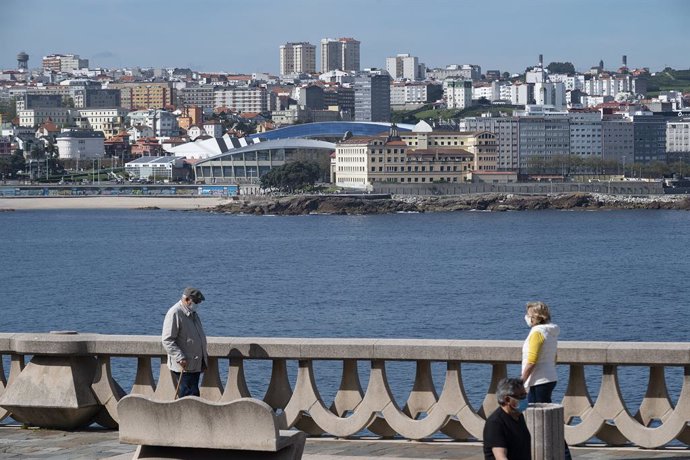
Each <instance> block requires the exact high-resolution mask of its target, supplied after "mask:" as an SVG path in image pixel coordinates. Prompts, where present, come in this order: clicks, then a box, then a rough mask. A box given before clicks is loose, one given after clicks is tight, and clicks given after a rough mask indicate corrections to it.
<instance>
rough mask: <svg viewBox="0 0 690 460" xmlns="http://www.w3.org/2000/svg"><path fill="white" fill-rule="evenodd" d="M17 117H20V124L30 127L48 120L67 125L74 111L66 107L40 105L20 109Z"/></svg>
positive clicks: (59, 124)
mask: <svg viewBox="0 0 690 460" xmlns="http://www.w3.org/2000/svg"><path fill="white" fill-rule="evenodd" d="M17 118H19V126H25V127H29V128H33V127H36V126H38V125H40V124H41V123H44V122H46V121H48V120H52V121H53V123H55V124H56V125H58V126H67V125H69V124H70V123H71V122H72V113H71V109H68V108H66V107H40V108H34V109H24V110H18V111H17Z"/></svg>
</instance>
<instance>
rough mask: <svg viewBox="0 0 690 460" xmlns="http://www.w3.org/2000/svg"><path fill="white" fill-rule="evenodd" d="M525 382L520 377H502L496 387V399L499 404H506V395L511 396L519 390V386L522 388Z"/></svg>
mask: <svg viewBox="0 0 690 460" xmlns="http://www.w3.org/2000/svg"><path fill="white" fill-rule="evenodd" d="M524 385H525V383H524V382H523V381H522V379H517V378H508V379H503V380H501V381H500V382H498V386H497V387H496V399H497V400H498V404H499V406H503V405H504V404H506V396H511V395H514V394H516V393H519V392H520V389H521V388H524Z"/></svg>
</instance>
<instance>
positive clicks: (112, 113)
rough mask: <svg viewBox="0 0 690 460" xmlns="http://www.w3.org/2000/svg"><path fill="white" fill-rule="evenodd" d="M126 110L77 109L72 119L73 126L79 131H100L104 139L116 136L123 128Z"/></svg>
mask: <svg viewBox="0 0 690 460" xmlns="http://www.w3.org/2000/svg"><path fill="white" fill-rule="evenodd" d="M127 113H128V112H127V110H125V109H123V108H119V107H118V108H114V109H79V110H77V111H76V115H75V117H74V121H75V124H76V125H77V127H78V128H81V129H91V130H93V131H101V132H102V133H103V135H104V136H105V138H106V139H109V138H111V137H113V136H114V135H116V134H117V133H118V131H119V130H120V127H122V126H124V121H125V117H126V116H127Z"/></svg>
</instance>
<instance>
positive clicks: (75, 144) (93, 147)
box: [56, 130, 105, 160]
mask: <svg viewBox="0 0 690 460" xmlns="http://www.w3.org/2000/svg"><path fill="white" fill-rule="evenodd" d="M104 141H105V137H104V136H103V133H102V132H100V131H78V130H71V131H65V132H63V133H60V134H59V135H58V136H57V138H56V142H57V148H58V152H59V153H60V158H63V159H70V160H87V159H95V158H102V157H103V156H104V155H105V148H104V147H103V146H104Z"/></svg>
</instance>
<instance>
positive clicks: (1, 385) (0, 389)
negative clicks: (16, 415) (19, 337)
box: [0, 354, 10, 422]
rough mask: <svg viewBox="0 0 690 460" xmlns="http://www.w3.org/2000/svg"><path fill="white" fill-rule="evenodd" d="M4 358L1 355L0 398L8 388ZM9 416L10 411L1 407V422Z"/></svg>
mask: <svg viewBox="0 0 690 460" xmlns="http://www.w3.org/2000/svg"><path fill="white" fill-rule="evenodd" d="M3 357H4V356H3V355H2V354H0V396H2V394H3V393H4V392H5V388H7V379H5V368H4V367H3V364H2V360H3ZM8 415H10V411H8V410H5V409H3V408H2V407H0V422H1V421H3V420H4V419H5V418H7V416H8Z"/></svg>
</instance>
